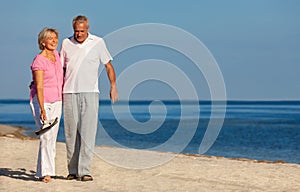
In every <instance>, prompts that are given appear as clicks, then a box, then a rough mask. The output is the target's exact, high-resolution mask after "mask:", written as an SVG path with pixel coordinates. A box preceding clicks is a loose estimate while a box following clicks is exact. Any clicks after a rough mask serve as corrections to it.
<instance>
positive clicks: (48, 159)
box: [30, 96, 62, 177]
mask: <svg viewBox="0 0 300 192" xmlns="http://www.w3.org/2000/svg"><path fill="white" fill-rule="evenodd" d="M30 108H31V112H32V115H33V118H34V120H35V124H36V126H37V129H39V128H40V127H41V125H42V123H41V120H40V107H39V104H38V100H37V97H36V96H35V97H34V98H33V99H32V101H31V102H30ZM44 108H45V111H46V117H47V120H50V119H55V118H56V117H58V123H57V124H56V125H54V126H53V127H52V128H51V129H50V130H48V131H47V132H45V133H43V134H41V135H40V145H39V152H38V160H37V170H36V176H37V177H44V176H46V175H49V176H55V154H56V139H57V133H58V128H59V122H60V118H61V113H62V101H57V102H54V103H44Z"/></svg>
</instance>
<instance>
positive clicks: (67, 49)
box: [60, 33, 112, 93]
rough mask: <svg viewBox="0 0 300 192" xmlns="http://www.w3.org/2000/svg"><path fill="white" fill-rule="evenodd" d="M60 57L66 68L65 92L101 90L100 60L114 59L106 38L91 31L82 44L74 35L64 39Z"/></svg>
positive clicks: (102, 61) (106, 61)
mask: <svg viewBox="0 0 300 192" xmlns="http://www.w3.org/2000/svg"><path fill="white" fill-rule="evenodd" d="M60 58H61V63H62V65H63V67H65V68H66V74H65V78H64V88H63V93H82V92H99V88H98V75H99V74H98V70H99V66H100V62H101V63H103V64H107V63H108V62H109V61H110V60H112V57H111V55H110V53H109V52H108V50H107V48H106V45H105V42H104V40H103V39H102V38H100V37H97V36H95V35H92V34H90V33H89V35H88V38H87V39H86V40H85V41H84V42H83V43H82V44H80V43H78V42H77V41H76V40H75V39H74V37H73V36H72V37H70V38H66V39H64V40H63V42H62V46H61V51H60Z"/></svg>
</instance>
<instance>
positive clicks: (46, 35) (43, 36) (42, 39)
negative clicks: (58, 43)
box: [38, 28, 58, 50]
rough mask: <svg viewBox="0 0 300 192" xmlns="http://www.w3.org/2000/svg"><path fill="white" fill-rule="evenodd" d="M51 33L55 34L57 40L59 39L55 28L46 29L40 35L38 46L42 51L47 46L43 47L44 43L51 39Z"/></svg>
mask: <svg viewBox="0 0 300 192" xmlns="http://www.w3.org/2000/svg"><path fill="white" fill-rule="evenodd" d="M51 33H55V34H56V36H57V38H58V31H57V30H56V29H53V28H44V29H43V30H42V31H41V32H40V33H39V35H38V44H39V48H40V50H44V49H45V46H44V45H43V43H44V42H45V40H46V39H47V38H49V37H50V36H51Z"/></svg>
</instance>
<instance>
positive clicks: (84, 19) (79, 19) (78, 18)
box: [72, 15, 90, 28]
mask: <svg viewBox="0 0 300 192" xmlns="http://www.w3.org/2000/svg"><path fill="white" fill-rule="evenodd" d="M84 22H86V26H87V28H89V27H90V25H89V19H88V18H87V17H86V16H84V15H78V16H76V17H74V19H73V21H72V25H73V28H74V27H75V25H77V24H80V23H84Z"/></svg>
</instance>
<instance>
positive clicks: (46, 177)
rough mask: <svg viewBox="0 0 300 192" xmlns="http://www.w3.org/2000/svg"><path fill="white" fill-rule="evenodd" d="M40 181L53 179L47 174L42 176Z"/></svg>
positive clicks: (45, 181)
mask: <svg viewBox="0 0 300 192" xmlns="http://www.w3.org/2000/svg"><path fill="white" fill-rule="evenodd" d="M40 181H43V182H44V183H48V182H49V181H51V177H50V176H49V175H46V176H45V177H42V178H41V179H40Z"/></svg>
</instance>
